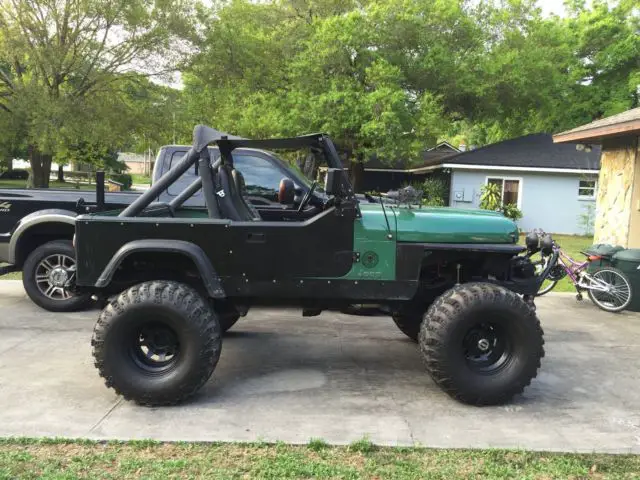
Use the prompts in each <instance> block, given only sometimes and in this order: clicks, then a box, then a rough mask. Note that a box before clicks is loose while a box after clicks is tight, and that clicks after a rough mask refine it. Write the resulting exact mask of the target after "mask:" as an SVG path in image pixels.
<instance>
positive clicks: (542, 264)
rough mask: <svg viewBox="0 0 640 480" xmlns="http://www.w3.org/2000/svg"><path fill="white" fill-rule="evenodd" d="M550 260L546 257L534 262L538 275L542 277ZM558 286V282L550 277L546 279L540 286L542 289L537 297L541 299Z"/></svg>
mask: <svg viewBox="0 0 640 480" xmlns="http://www.w3.org/2000/svg"><path fill="white" fill-rule="evenodd" d="M549 260H550V259H549V257H544V258H543V259H542V260H538V261H537V262H534V265H535V267H536V275H540V274H541V273H542V272H543V271H544V269H545V268H547V262H548V261H549ZM557 284H558V280H552V279H550V278H549V276H547V278H545V279H544V281H543V282H542V285H540V289H538V293H536V297H541V296H542V295H544V294H545V293H548V292H550V291H551V290H553V289H554V288H555V287H556V285H557Z"/></svg>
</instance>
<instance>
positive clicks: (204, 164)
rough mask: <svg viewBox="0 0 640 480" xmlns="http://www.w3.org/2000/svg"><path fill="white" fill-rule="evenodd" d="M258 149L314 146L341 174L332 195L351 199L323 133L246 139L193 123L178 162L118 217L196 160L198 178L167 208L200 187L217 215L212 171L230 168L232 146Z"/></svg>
mask: <svg viewBox="0 0 640 480" xmlns="http://www.w3.org/2000/svg"><path fill="white" fill-rule="evenodd" d="M212 143H216V144H217V145H218V148H219V150H220V159H219V160H218V161H216V163H215V164H214V165H211V157H210V155H209V149H208V148H207V147H208V146H209V145H210V144H212ZM242 147H245V148H258V149H260V148H262V149H267V150H271V149H287V150H291V149H297V148H304V147H310V148H317V149H320V150H321V151H322V152H323V153H324V156H325V158H326V161H327V165H328V167H329V168H333V169H336V171H337V172H339V175H341V182H340V183H341V185H342V189H341V190H342V191H340V192H335V195H336V196H339V197H342V198H345V199H355V195H354V193H353V188H352V187H351V184H350V183H349V179H348V178H347V176H346V174H345V173H344V170H343V168H342V163H341V162H340V157H339V156H338V152H337V150H336V147H335V145H334V144H333V142H332V141H331V139H330V138H329V137H328V136H327V135H325V134H323V133H312V134H309V135H303V136H300V137H291V138H272V139H264V140H249V139H246V138H242V137H238V136H235V135H229V134H226V133H224V132H220V131H219V130H215V129H213V128H211V127H207V126H205V125H196V127H195V128H194V129H193V145H192V147H191V148H190V149H189V151H188V152H187V153H186V154H185V155H184V156H183V157H182V158H181V159H180V161H179V162H178V163H177V164H176V165H175V166H174V167H173V168H171V169H170V170H169V171H168V172H167V173H165V174H164V175H163V176H162V177H160V178H159V179H158V181H157V182H155V183H154V184H153V186H152V187H151V188H150V189H149V190H147V191H146V192H145V193H143V194H142V195H140V197H138V198H137V199H136V200H135V201H134V202H133V203H132V204H131V205H129V206H128V207H127V208H125V209H124V210H123V211H122V212H121V213H120V214H119V216H120V217H135V216H136V215H138V214H140V212H142V211H143V210H144V209H145V208H147V207H148V206H149V205H150V204H151V203H152V202H153V201H154V200H155V199H157V198H158V197H159V196H160V194H161V193H162V192H163V191H164V190H166V189H167V188H168V187H170V186H171V185H172V184H174V183H175V182H176V181H177V180H178V179H179V178H180V177H181V176H182V175H183V174H184V173H185V172H186V171H187V170H189V168H191V166H192V165H194V164H195V163H196V162H197V163H198V169H199V174H200V178H198V179H196V180H195V181H193V182H192V183H191V185H189V186H188V187H187V188H186V189H185V190H184V191H182V192H181V193H180V194H179V195H178V196H177V197H176V198H175V199H173V200H172V201H171V203H170V204H169V207H170V209H171V211H175V210H176V209H177V208H179V207H180V206H181V205H182V204H183V203H184V202H186V201H187V200H188V199H189V198H191V197H192V196H193V195H195V194H196V193H197V192H198V191H199V190H200V189H202V191H203V194H204V198H205V203H206V205H207V211H208V213H209V217H210V218H220V212H219V210H218V205H217V202H216V200H215V196H214V195H215V192H214V188H213V176H212V174H213V173H214V172H215V170H216V169H217V168H218V167H219V166H220V165H222V164H226V165H230V166H231V167H233V156H232V152H233V150H235V149H236V148H242Z"/></svg>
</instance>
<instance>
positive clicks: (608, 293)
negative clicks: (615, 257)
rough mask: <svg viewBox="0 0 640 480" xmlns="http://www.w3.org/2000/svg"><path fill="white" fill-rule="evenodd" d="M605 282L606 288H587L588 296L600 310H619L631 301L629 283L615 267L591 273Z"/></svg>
mask: <svg viewBox="0 0 640 480" xmlns="http://www.w3.org/2000/svg"><path fill="white" fill-rule="evenodd" d="M591 276H592V277H593V278H595V279H598V280H600V281H601V282H604V283H605V284H607V290H605V291H601V290H589V291H588V294H589V298H590V299H591V301H592V302H593V303H595V304H596V305H597V306H598V307H600V308H601V309H602V310H605V311H607V312H621V311H622V310H624V309H625V308H627V306H628V305H629V303H631V284H630V283H629V279H628V278H627V276H626V275H625V274H624V273H622V272H621V271H620V270H618V269H617V268H613V267H605V268H602V269H600V270H597V271H596V272H594V273H593V274H592V275H591Z"/></svg>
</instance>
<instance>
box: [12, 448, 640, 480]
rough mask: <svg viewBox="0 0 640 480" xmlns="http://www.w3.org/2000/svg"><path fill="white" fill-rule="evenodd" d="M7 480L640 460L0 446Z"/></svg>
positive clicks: (589, 471) (518, 469) (386, 471)
mask: <svg viewBox="0 0 640 480" xmlns="http://www.w3.org/2000/svg"><path fill="white" fill-rule="evenodd" d="M0 478H7V479H8V478H20V479H36V478H38V479H54V478H55V479H62V478H64V479H72V478H91V479H93V478H110V479H114V478H126V479H133V478H147V479H156V478H157V479H163V480H164V479H167V478H215V479H226V478H229V479H231V478H239V479H240V478H265V479H267V478H268V479H282V478H344V479H360V478H367V479H398V480H400V479H422V478H433V479H447V480H451V479H457V478H460V479H462V478H465V479H466V478H483V479H484V478H489V479H500V478H528V479H550V478H595V479H604V478H629V479H631V478H640V456H633V455H618V456H616V455H597V454H585V455H579V454H553V453H534V452H525V451H506V450H435V449H425V448H389V447H383V448H381V447H376V446H374V445H373V444H371V443H370V442H368V441H366V440H361V441H359V442H355V443H353V444H351V445H350V446H348V447H330V446H328V445H327V444H326V443H325V442H323V441H322V440H313V441H311V442H310V443H309V444H308V445H302V446H292V445H286V444H275V445H273V444H255V443H254V444H235V443H224V444H221V443H217V444H200V443H177V444H168V443H155V442H127V443H120V442H109V443H95V442H82V441H81V442H66V441H37V440H0Z"/></svg>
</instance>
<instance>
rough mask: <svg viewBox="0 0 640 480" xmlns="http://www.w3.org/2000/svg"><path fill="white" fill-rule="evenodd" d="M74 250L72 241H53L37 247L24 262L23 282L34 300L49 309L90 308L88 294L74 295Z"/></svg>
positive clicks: (73, 310)
mask: <svg viewBox="0 0 640 480" xmlns="http://www.w3.org/2000/svg"><path fill="white" fill-rule="evenodd" d="M75 258H76V251H75V249H74V248H73V244H72V243H71V240H54V241H53V242H48V243H45V244H44V245H41V246H39V247H38V248H36V249H35V250H34V251H33V252H31V254H29V256H28V257H27V260H26V261H25V262H24V266H23V268H22V285H23V286H24V289H25V291H26V292H27V295H29V298H30V299H31V301H33V303H35V304H36V305H38V306H39V307H42V308H44V309H45V310H48V311H50V312H75V311H77V310H83V309H85V308H88V307H89V304H90V303H91V295H76V294H75V292H74V291H73V287H74V284H75V266H76V260H75Z"/></svg>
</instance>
